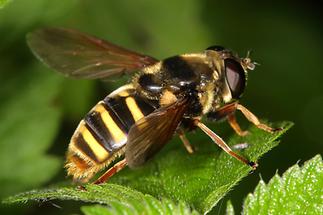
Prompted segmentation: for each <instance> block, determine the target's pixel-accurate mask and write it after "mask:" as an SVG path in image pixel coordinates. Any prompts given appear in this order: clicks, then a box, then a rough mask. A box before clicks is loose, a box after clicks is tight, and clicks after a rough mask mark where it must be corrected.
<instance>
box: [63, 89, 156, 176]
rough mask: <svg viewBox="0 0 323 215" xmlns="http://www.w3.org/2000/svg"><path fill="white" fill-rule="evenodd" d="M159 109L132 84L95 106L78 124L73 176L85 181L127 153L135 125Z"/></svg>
mask: <svg viewBox="0 0 323 215" xmlns="http://www.w3.org/2000/svg"><path fill="white" fill-rule="evenodd" d="M157 108H158V101H155V100H147V99H145V98H143V97H141V96H140V95H138V94H137V93H136V90H135V89H134V88H133V87H132V85H125V86H123V87H120V88H119V89H117V90H116V91H114V92H113V93H111V94H110V95H108V96H107V97H106V98H105V99H104V100H103V101H100V102H99V103H98V104H97V105H95V106H94V107H93V108H92V110H91V111H90V112H89V113H88V114H87V115H86V116H85V117H84V119H83V120H82V121H81V122H80V124H79V125H78V128H77V129H76V131H75V133H74V134H73V136H72V138H71V142H70V145H69V149H68V152H67V163H66V168H67V171H68V174H69V175H72V176H73V177H74V179H77V180H81V181H83V182H86V181H88V180H89V179H90V178H91V177H92V176H93V175H94V174H95V173H97V172H98V171H100V170H101V169H103V168H104V167H106V166H108V165H109V164H110V163H111V162H113V160H114V159H115V158H116V157H118V156H120V155H122V154H123V153H124V146H125V144H126V143H127V135H128V132H129V130H130V128H131V126H132V125H133V124H134V123H135V122H136V121H138V120H139V119H141V118H143V117H144V116H146V115H148V114H150V113H151V112H153V111H154V110H155V109H157Z"/></svg>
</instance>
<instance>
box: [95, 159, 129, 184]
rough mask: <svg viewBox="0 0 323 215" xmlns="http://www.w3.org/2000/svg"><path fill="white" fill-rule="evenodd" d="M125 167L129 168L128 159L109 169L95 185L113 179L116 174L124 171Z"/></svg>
mask: <svg viewBox="0 0 323 215" xmlns="http://www.w3.org/2000/svg"><path fill="white" fill-rule="evenodd" d="M125 166H127V161H126V159H123V160H121V161H119V162H118V163H116V164H115V165H114V166H113V167H111V168H110V169H108V170H107V171H106V172H105V173H103V175H101V176H100V178H98V179H97V180H96V181H95V182H93V184H102V183H104V182H106V181H107V180H109V178H110V177H112V176H113V175H114V174H116V173H117V172H119V171H120V170H122V169H123V168H124V167H125Z"/></svg>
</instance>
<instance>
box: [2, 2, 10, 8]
mask: <svg viewBox="0 0 323 215" xmlns="http://www.w3.org/2000/svg"><path fill="white" fill-rule="evenodd" d="M9 1H10V0H0V9H1V8H3V7H4V5H5V4H7V3H8V2H9Z"/></svg>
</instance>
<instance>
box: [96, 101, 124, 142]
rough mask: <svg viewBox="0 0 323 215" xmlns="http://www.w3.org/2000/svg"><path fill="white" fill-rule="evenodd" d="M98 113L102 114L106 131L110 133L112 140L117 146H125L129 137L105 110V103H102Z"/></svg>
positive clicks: (98, 106)
mask: <svg viewBox="0 0 323 215" xmlns="http://www.w3.org/2000/svg"><path fill="white" fill-rule="evenodd" d="M95 110H96V111H97V112H99V113H100V115H101V119H102V121H103V123H104V125H105V127H106V129H107V130H108V131H109V133H110V135H111V137H112V139H113V140H114V142H115V143H116V146H117V145H124V144H125V143H126V142H127V136H126V134H125V133H124V132H123V131H122V130H121V129H120V127H119V126H118V125H117V123H116V122H115V121H114V120H113V118H112V117H111V115H110V113H109V112H108V111H107V110H106V109H105V107H104V103H103V102H102V103H101V102H100V103H99V104H98V105H97V107H96V109H95Z"/></svg>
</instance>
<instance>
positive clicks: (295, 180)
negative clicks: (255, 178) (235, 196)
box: [243, 155, 323, 214]
mask: <svg viewBox="0 0 323 215" xmlns="http://www.w3.org/2000/svg"><path fill="white" fill-rule="evenodd" d="M322 188H323V162H322V157H321V156H320V155H317V156H315V157H314V158H312V159H311V160H309V161H307V162H305V163H304V165H303V166H302V167H299V165H298V164H296V165H294V166H292V167H291V168H289V169H288V170H287V171H286V172H285V173H284V174H283V176H282V177H280V176H279V175H278V174H276V175H275V176H274V177H273V178H272V179H271V180H270V181H269V183H268V184H267V185H266V184H265V182H264V181H263V180H260V182H259V184H258V186H257V187H256V189H255V191H254V193H253V194H249V195H248V197H247V199H246V200H245V202H244V204H243V213H244V214H323V199H322V198H323V189H322Z"/></svg>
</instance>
